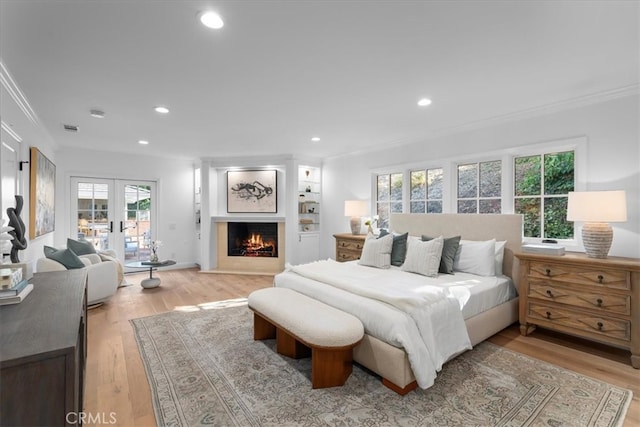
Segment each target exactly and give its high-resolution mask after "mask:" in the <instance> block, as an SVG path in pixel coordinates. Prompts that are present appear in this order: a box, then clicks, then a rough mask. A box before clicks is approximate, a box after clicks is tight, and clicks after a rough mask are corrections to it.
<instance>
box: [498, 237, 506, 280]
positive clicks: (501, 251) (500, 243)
mask: <svg viewBox="0 0 640 427" xmlns="http://www.w3.org/2000/svg"><path fill="white" fill-rule="evenodd" d="M506 244H507V241H506V240H500V241H496V276H502V263H503V261H504V246H505V245H506Z"/></svg>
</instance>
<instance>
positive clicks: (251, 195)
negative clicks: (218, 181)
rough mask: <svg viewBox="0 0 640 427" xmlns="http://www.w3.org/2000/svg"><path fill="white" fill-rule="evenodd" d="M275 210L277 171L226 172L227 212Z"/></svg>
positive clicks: (276, 209)
mask: <svg viewBox="0 0 640 427" xmlns="http://www.w3.org/2000/svg"><path fill="white" fill-rule="evenodd" d="M277 211H278V205H277V171H275V170H242V171H228V172H227V212H229V213H253V212H260V213H276V212H277Z"/></svg>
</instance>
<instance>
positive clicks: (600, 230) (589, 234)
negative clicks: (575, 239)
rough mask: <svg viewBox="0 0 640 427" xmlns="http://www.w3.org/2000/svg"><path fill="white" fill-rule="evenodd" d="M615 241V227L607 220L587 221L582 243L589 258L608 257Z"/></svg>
mask: <svg viewBox="0 0 640 427" xmlns="http://www.w3.org/2000/svg"><path fill="white" fill-rule="evenodd" d="M612 241H613V229H612V228H611V226H610V225H609V224H608V223H606V222H587V223H585V224H584V226H583V227H582V243H583V244H584V250H585V252H586V253H587V256H588V257H589V258H606V257H607V254H608V253H609V249H610V248H611V242H612Z"/></svg>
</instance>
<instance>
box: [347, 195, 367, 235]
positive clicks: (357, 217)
mask: <svg viewBox="0 0 640 427" xmlns="http://www.w3.org/2000/svg"><path fill="white" fill-rule="evenodd" d="M366 214H367V202H366V201H365V200H345V202H344V216H348V217H351V232H352V233H353V234H360V227H361V226H362V217H363V216H365V215H366Z"/></svg>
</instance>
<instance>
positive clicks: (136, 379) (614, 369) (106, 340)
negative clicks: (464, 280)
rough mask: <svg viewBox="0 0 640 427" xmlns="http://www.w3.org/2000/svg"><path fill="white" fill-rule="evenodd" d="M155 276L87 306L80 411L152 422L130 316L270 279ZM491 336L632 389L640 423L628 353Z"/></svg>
mask: <svg viewBox="0 0 640 427" xmlns="http://www.w3.org/2000/svg"><path fill="white" fill-rule="evenodd" d="M155 274H156V273H154V275H155ZM157 276H158V277H160V278H161V279H162V284H161V286H160V287H159V288H156V289H147V290H143V289H142V288H141V287H140V280H142V279H144V278H145V277H147V276H146V275H145V274H143V273H140V274H135V275H128V276H127V280H128V281H129V282H130V283H132V286H128V287H123V288H120V289H118V292H117V294H116V295H115V296H114V297H113V298H112V299H111V300H110V301H109V302H108V303H107V304H105V305H103V306H101V307H98V308H96V309H93V310H90V311H89V322H88V358H87V370H86V388H85V401H84V402H85V405H84V406H85V408H84V409H85V412H87V413H89V414H91V415H92V416H93V417H96V414H101V416H102V419H103V420H109V419H110V418H109V417H110V416H111V414H113V416H114V417H115V419H116V420H117V425H119V426H154V425H156V424H155V417H154V414H153V406H152V403H151V392H150V389H149V384H148V382H147V376H146V373H145V370H144V366H143V364H142V360H141V359H140V354H139V352H138V346H137V343H136V341H135V338H134V335H133V328H132V327H131V325H130V323H129V320H130V319H135V318H137V317H144V316H150V315H153V314H157V313H164V312H167V311H171V310H174V309H176V308H177V307H183V306H191V305H197V304H202V303H205V302H211V301H221V300H225V299H230V298H238V297H246V296H247V295H249V293H251V291H253V290H255V289H260V288H264V287H268V286H271V283H272V281H273V277H272V276H253V275H251V276H245V275H223V274H203V273H199V272H198V271H197V270H196V269H186V270H165V271H160V272H158V273H157ZM490 341H492V342H493V343H495V344H498V345H501V346H504V347H507V348H509V349H511V350H514V351H518V352H520V353H523V354H526V355H529V356H531V357H535V358H537V359H541V360H544V361H547V362H550V363H553V364H555V365H558V366H562V367H564V368H566V369H570V370H573V371H575V372H579V373H581V374H584V375H588V376H590V377H593V378H597V379H599V380H602V381H606V382H608V383H611V384H615V385H617V386H620V387H624V388H628V389H630V390H632V391H633V394H634V397H633V401H632V403H631V406H630V407H629V411H628V412H627V418H626V420H625V426H629V427H631V426H637V425H640V371H639V370H636V369H633V368H632V367H631V364H630V361H629V353H628V352H626V351H622V350H617V349H613V348H610V347H605V346H599V345H596V344H593V343H589V342H586V341H582V340H579V339H573V338H570V337H567V336H564V335H560V334H554V333H551V332H544V331H542V330H539V331H536V332H534V333H533V334H531V335H530V336H528V337H522V336H520V333H519V331H518V328H517V326H512V327H510V328H507V329H506V330H504V331H502V332H500V333H499V334H497V335H495V336H494V337H492V338H491V339H490ZM380 386H381V387H382V384H381V385H380ZM94 420H95V418H94ZM95 425H98V424H95Z"/></svg>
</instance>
